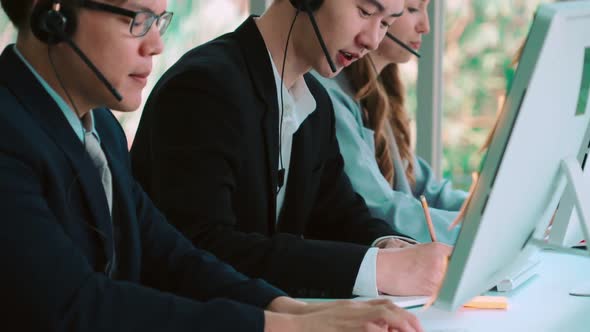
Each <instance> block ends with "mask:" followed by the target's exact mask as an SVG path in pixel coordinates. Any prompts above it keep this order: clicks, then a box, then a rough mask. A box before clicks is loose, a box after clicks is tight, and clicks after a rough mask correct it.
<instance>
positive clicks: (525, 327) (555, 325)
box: [410, 252, 590, 332]
mask: <svg viewBox="0 0 590 332" xmlns="http://www.w3.org/2000/svg"><path fill="white" fill-rule="evenodd" d="M540 258H541V263H540V264H539V266H538V267H537V270H538V273H539V275H538V276H535V277H534V278H533V279H531V280H529V281H528V282H527V283H525V284H523V285H522V286H520V287H519V288H517V289H516V290H515V291H512V292H509V293H496V292H491V293H490V294H488V295H505V296H507V297H508V298H509V302H510V305H509V308H508V310H498V311H496V310H474V309H466V308H462V309H460V310H458V311H457V312H446V311H442V310H439V309H437V308H430V309H428V310H424V309H423V308H414V309H410V311H411V312H413V313H414V314H415V315H416V316H418V318H419V319H420V321H421V323H422V326H423V327H424V329H425V330H426V331H427V332H435V331H441V332H442V331H445V332H447V331H448V332H451V331H452V332H475V331H477V332H480V331H481V332H487V331H490V332H500V331H502V332H503V331H527V332H528V331H543V332H545V331H547V332H553V331H559V332H561V331H564V332H566V331H567V332H582V331H583V332H588V331H590V297H575V296H571V295H569V291H570V290H571V289H572V288H573V287H574V286H577V285H581V284H583V283H584V282H588V281H590V257H580V256H572V255H564V254H556V253H553V252H543V253H541V255H540Z"/></svg>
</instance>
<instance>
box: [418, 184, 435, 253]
mask: <svg viewBox="0 0 590 332" xmlns="http://www.w3.org/2000/svg"><path fill="white" fill-rule="evenodd" d="M420 202H422V209H423V210H424V217H426V225H428V232H429V233H430V239H431V240H432V242H437V241H436V233H435V232H434V225H433V224H432V218H431V217H430V210H428V202H426V197H424V195H421V196H420Z"/></svg>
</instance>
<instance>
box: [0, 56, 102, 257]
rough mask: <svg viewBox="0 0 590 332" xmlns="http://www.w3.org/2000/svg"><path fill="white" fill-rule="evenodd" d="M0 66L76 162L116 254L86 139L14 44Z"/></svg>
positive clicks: (14, 89)
mask: <svg viewBox="0 0 590 332" xmlns="http://www.w3.org/2000/svg"><path fill="white" fill-rule="evenodd" d="M0 67H2V68H6V69H7V72H6V73H3V75H2V77H4V78H10V81H8V80H5V81H4V84H5V85H6V86H7V87H8V88H9V89H10V90H11V91H12V92H13V93H14V94H15V95H16V96H17V97H18V98H19V100H20V101H21V103H22V104H23V105H24V106H25V107H26V108H27V109H28V110H29V111H30V113H31V115H32V117H33V118H34V119H36V120H37V122H38V123H39V126H40V127H42V128H43V130H44V131H45V132H46V134H47V135H48V136H49V137H51V138H52V139H53V140H54V141H55V144H56V145H57V146H59V147H60V148H61V149H62V150H63V152H64V154H65V155H66V156H67V158H68V159H69V160H70V162H71V163H72V166H73V168H74V170H75V172H76V173H77V180H78V181H80V184H81V187H82V189H83V191H84V195H85V197H86V202H87V204H88V208H89V210H90V212H91V214H92V217H93V218H94V222H95V225H96V228H98V229H99V230H100V231H101V232H102V234H103V235H104V237H105V238H104V239H103V241H104V247H105V253H106V255H107V257H109V258H110V257H112V254H113V252H112V241H113V234H112V230H111V217H110V215H109V208H108V203H107V200H106V196H105V194H104V189H103V187H102V182H101V180H100V177H99V175H98V171H97V169H96V167H95V166H94V164H93V163H92V161H91V160H90V157H89V156H88V153H86V149H85V148H84V146H83V144H82V142H80V139H79V138H78V137H77V136H76V134H75V133H74V131H73V130H72V127H71V126H70V124H69V123H68V121H67V119H66V118H65V116H64V115H63V113H62V111H61V109H60V108H59V106H58V105H57V104H56V103H55V101H54V100H53V99H52V98H51V96H49V94H47V92H46V91H45V89H44V88H43V86H41V83H39V81H38V80H37V78H35V76H33V74H32V73H31V71H30V70H29V69H28V68H27V67H26V65H25V64H24V63H23V62H22V61H21V60H20V59H19V58H18V56H17V55H16V53H14V51H13V49H12V45H10V46H8V47H7V48H6V49H5V50H4V52H3V53H2V56H1V58H0Z"/></svg>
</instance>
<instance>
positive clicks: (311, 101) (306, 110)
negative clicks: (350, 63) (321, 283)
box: [269, 53, 379, 297]
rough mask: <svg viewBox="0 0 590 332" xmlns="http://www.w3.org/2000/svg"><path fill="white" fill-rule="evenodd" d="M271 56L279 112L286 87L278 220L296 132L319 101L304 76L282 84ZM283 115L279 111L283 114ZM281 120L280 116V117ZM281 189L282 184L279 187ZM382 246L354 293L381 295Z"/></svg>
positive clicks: (368, 260) (371, 253) (369, 257)
mask: <svg viewBox="0 0 590 332" xmlns="http://www.w3.org/2000/svg"><path fill="white" fill-rule="evenodd" d="M269 57H270V58H271V63H272V68H273V72H274V75H275V82H276V87H277V98H278V105H279V112H280V110H281V89H282V90H283V105H284V108H283V123H282V126H281V130H280V135H281V137H280V143H281V144H280V149H281V152H280V153H281V155H282V159H283V160H282V165H281V160H280V159H281V155H279V160H278V161H277V163H278V168H277V169H278V170H280V169H281V166H282V168H284V169H285V178H284V179H285V180H284V184H283V186H282V188H281V189H280V191H279V193H278V194H277V208H276V220H277V222H278V220H279V216H280V212H281V209H282V208H283V203H284V202H285V193H286V192H287V186H288V184H289V181H288V179H289V166H290V164H291V149H292V147H293V135H294V134H295V132H297V130H298V129H299V127H300V126H301V124H302V123H303V122H304V121H305V119H307V117H308V116H309V115H310V114H311V113H313V112H314V111H315V109H316V106H317V105H316V101H315V98H314V97H313V95H312V94H311V92H310V91H309V88H308V87H307V84H306V83H305V79H304V78H303V77H301V78H299V79H298V80H297V81H296V82H295V84H294V85H293V88H291V90H288V89H287V87H285V85H284V84H281V74H280V73H279V71H278V70H277V68H276V66H275V64H274V62H273V61H272V56H271V55H270V53H269ZM280 116H281V115H280V114H279V117H280ZM279 121H280V120H279ZM277 189H278V188H277ZM378 250H379V249H378V248H374V247H372V248H370V249H369V250H368V251H367V253H366V254H365V257H364V258H363V261H362V262H361V266H360V268H359V272H358V274H357V277H356V281H355V283H354V287H353V290H352V293H353V294H354V295H358V296H369V297H375V296H378V295H379V291H378V290H377V253H378Z"/></svg>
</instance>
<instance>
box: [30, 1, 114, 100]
mask: <svg viewBox="0 0 590 332" xmlns="http://www.w3.org/2000/svg"><path fill="white" fill-rule="evenodd" d="M30 25H31V31H32V32H33V35H34V36H35V37H37V39H39V40H40V41H41V42H44V43H46V44H47V45H49V46H50V47H51V46H52V45H55V44H59V43H61V42H65V43H66V44H68V46H69V47H70V48H71V49H72V50H73V51H74V52H75V53H76V54H77V55H78V56H79V57H80V59H82V61H84V63H85V64H86V65H87V66H88V68H90V70H92V72H94V74H95V75H96V77H98V79H99V80H100V81H101V82H102V83H103V84H104V85H105V87H106V88H107V89H108V90H109V92H110V93H111V94H112V95H113V96H114V97H115V99H117V100H118V101H121V100H123V97H122V96H121V94H120V93H119V91H117V89H115V87H113V85H112V84H111V83H110V82H109V81H108V80H107V79H106V77H105V76H104V75H103V74H102V73H101V71H100V70H99V69H98V68H96V66H95V65H94V63H92V61H90V59H89V58H88V57H87V56H86V54H84V52H82V50H81V49H80V48H79V47H78V45H76V43H75V42H74V41H73V40H72V36H73V35H74V33H75V32H76V28H77V27H78V19H77V17H76V11H75V10H74V8H72V7H70V6H64V5H63V4H62V3H61V0H52V1H42V2H39V3H37V5H35V8H33V12H32V13H31V24H30ZM49 60H50V61H51V56H50V57H49ZM51 65H52V66H54V64H53V61H51ZM54 71H55V72H56V76H57V77H58V79H59V74H58V72H57V70H56V69H55V66H54ZM61 83H62V82H61V80H60V84H61ZM62 87H63V84H62ZM64 90H65V91H66V93H67V90H66V89H65V88H64ZM68 97H69V96H68ZM70 100H71V98H70ZM72 104H73V103H72Z"/></svg>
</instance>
